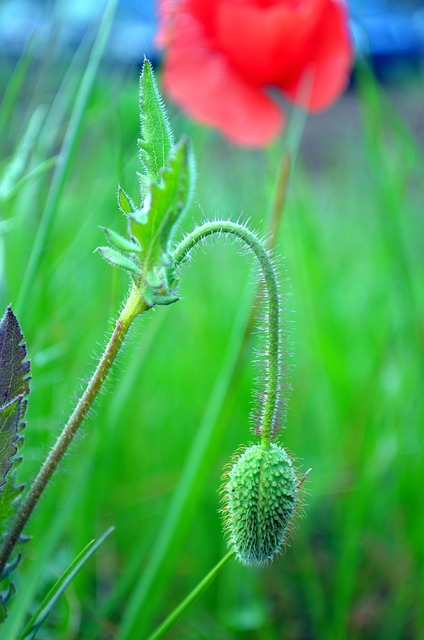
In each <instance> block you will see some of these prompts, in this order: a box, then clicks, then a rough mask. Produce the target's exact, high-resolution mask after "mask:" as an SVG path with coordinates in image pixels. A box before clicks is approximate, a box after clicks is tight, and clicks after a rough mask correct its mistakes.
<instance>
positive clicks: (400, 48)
mask: <svg viewBox="0 0 424 640" xmlns="http://www.w3.org/2000/svg"><path fill="white" fill-rule="evenodd" d="M348 4H349V10H350V15H351V31H352V36H353V40H354V43H355V49H356V52H357V55H358V56H360V55H365V56H366V57H367V58H368V59H369V60H370V61H371V63H372V66H373V68H374V72H375V74H376V76H377V77H378V78H379V79H380V80H384V81H393V80H395V79H396V78H397V77H398V76H399V74H404V73H405V72H411V71H421V69H422V66H423V57H424V3H423V2H422V1H420V0H367V1H366V2H365V0H349V3H348ZM104 5H105V1H104V0H73V2H68V1H67V0H2V1H1V2H0V53H1V54H2V55H10V56H19V55H20V53H21V52H22V50H23V49H24V48H25V46H26V45H27V43H28V41H29V40H30V38H31V37H32V36H34V35H36V37H37V38H41V39H42V40H43V39H47V38H49V39H50V38H51V36H52V34H54V36H55V48H54V51H55V52H56V54H58V55H64V54H66V53H68V52H69V51H72V50H73V49H74V48H75V47H76V46H77V45H78V44H80V43H81V41H82V40H83V39H84V37H85V35H86V34H87V33H89V31H90V28H91V27H92V25H93V24H95V23H96V21H97V19H98V17H99V15H100V14H101V12H102V11H103V9H104ZM156 30H157V16H156V10H155V2H154V1H153V0H121V1H120V3H119V7H118V11H117V15H116V20H115V26H114V30H113V33H112V37H111V39H110V42H109V46H108V52H107V55H108V59H109V61H110V62H112V63H114V64H118V65H121V64H123V65H134V64H139V63H140V62H141V61H142V60H143V57H144V55H146V56H148V57H149V58H150V59H151V60H154V61H157V60H158V58H159V52H158V51H157V49H156V48H155V43H154V38H155V33H156Z"/></svg>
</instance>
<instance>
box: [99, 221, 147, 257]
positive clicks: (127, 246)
mask: <svg viewBox="0 0 424 640" xmlns="http://www.w3.org/2000/svg"><path fill="white" fill-rule="evenodd" d="M102 229H103V231H104V232H105V235H106V238H107V239H108V241H109V242H110V244H113V245H114V246H115V247H116V248H117V249H119V250H120V251H131V252H133V253H139V252H140V251H141V247H140V245H139V243H138V242H137V240H136V239H135V238H134V239H133V240H132V239H128V238H124V237H123V236H121V235H120V234H119V233H116V231H113V230H112V229H108V228H107V227H102Z"/></svg>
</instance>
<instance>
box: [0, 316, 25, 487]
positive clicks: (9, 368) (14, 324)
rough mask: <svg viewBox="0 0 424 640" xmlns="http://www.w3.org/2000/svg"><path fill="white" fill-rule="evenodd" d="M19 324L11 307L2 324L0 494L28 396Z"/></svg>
mask: <svg viewBox="0 0 424 640" xmlns="http://www.w3.org/2000/svg"><path fill="white" fill-rule="evenodd" d="M22 341H23V335H22V331H21V328H20V326H19V322H18V320H17V318H16V316H15V314H14V313H13V311H12V309H11V307H8V308H7V310H6V313H5V315H4V317H3V319H2V321H1V323H0V491H1V487H3V485H4V484H5V482H6V475H7V473H8V471H9V470H10V468H11V467H12V464H13V456H14V455H15V453H16V451H17V443H18V440H19V431H20V430H21V429H22V428H23V423H22V419H23V417H24V413H25V409H26V400H25V398H26V396H27V395H28V393H29V370H30V364H29V360H26V359H25V358H26V355H27V353H26V347H25V344H23V342H22Z"/></svg>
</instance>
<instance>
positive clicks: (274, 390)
mask: <svg viewBox="0 0 424 640" xmlns="http://www.w3.org/2000/svg"><path fill="white" fill-rule="evenodd" d="M223 233H225V234H230V235H233V236H235V237H237V238H239V239H240V240H242V242H243V243H244V244H245V245H246V246H247V247H249V249H251V250H252V251H253V252H254V253H255V255H256V257H257V259H258V261H259V264H260V266H261V269H262V274H263V277H264V281H265V287H266V291H267V298H268V317H267V336H268V344H267V354H266V356H267V357H266V383H265V398H264V404H263V411H262V414H261V425H260V429H259V430H260V433H261V443H262V445H263V446H264V447H268V446H269V445H270V443H271V440H272V438H273V436H274V422H275V419H276V413H277V406H278V401H279V381H280V346H279V342H280V335H279V332H280V320H279V313H280V312H279V299H278V287H277V279H276V276H275V271H274V267H273V265H272V261H271V257H270V255H269V253H268V251H267V249H266V248H265V246H264V244H263V242H262V241H261V240H260V239H259V238H258V237H257V236H256V235H255V234H254V233H253V232H252V231H250V230H249V229H248V228H247V227H245V226H244V225H242V224H239V223H237V222H232V221H231V220H216V221H213V222H206V223H205V224H203V225H201V226H199V227H197V228H196V229H195V230H194V231H192V232H191V233H190V234H188V235H187V236H186V237H185V238H184V239H183V240H182V241H181V242H180V244H179V245H178V246H177V247H176V249H175V251H174V262H175V267H176V268H178V267H180V266H181V264H182V263H183V262H184V261H185V260H186V259H187V257H188V255H189V253H190V251H191V250H192V249H193V248H194V247H195V246H196V245H197V244H198V243H199V242H201V241H202V240H204V239H205V238H207V237H208V236H210V235H213V234H223Z"/></svg>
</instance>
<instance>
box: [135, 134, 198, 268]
mask: <svg viewBox="0 0 424 640" xmlns="http://www.w3.org/2000/svg"><path fill="white" fill-rule="evenodd" d="M192 174H193V170H192V161H191V150H190V146H189V141H188V139H187V138H182V139H181V140H180V142H179V143H178V144H177V145H175V146H174V147H173V148H172V150H171V152H170V154H169V157H168V159H167V162H166V164H165V166H164V167H163V168H162V169H161V171H160V180H159V182H157V183H154V184H152V185H151V186H150V192H149V196H148V198H146V205H147V206H146V208H145V211H146V212H147V223H146V224H143V225H142V224H139V223H137V222H136V221H135V220H134V219H132V218H131V219H130V231H131V234H132V235H133V236H134V237H135V238H137V240H138V241H139V242H140V244H141V246H142V247H143V253H142V255H141V260H142V263H143V265H144V268H145V271H146V272H148V271H149V270H150V269H152V268H153V267H154V266H159V265H163V264H164V258H163V256H164V255H165V256H167V255H168V253H169V251H168V249H169V243H170V240H171V238H172V234H173V231H174V229H175V226H176V224H177V223H178V221H179V219H180V218H181V216H182V214H183V213H184V211H185V209H186V207H187V204H188V201H189V199H190V193H191V187H192Z"/></svg>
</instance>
